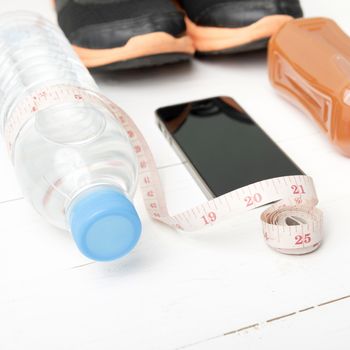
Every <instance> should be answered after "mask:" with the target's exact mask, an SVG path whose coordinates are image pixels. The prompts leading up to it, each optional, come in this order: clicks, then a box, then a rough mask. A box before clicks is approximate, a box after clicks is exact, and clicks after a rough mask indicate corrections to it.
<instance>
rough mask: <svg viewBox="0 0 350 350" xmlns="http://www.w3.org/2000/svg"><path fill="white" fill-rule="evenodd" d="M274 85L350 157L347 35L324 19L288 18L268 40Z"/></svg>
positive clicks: (349, 61) (271, 76)
mask: <svg viewBox="0 0 350 350" xmlns="http://www.w3.org/2000/svg"><path fill="white" fill-rule="evenodd" d="M268 60H269V76H270V80H271V83H272V84H273V86H274V87H275V88H276V89H277V90H278V91H280V92H282V94H283V95H284V96H286V97H287V98H288V99H289V100H291V101H292V102H294V103H296V104H297V105H299V106H301V107H302V108H303V109H304V110H306V111H307V112H308V113H309V114H311V115H312V117H313V118H314V119H315V120H316V121H317V122H318V123H319V124H320V125H321V127H322V128H323V129H324V130H325V131H326V132H327V133H328V135H329V138H330V139H331V141H332V142H333V143H334V144H335V145H336V146H337V147H338V148H339V149H340V150H341V152H342V153H344V154H345V155H346V156H348V157H350V38H349V37H348V36H347V35H346V34H345V33H344V32H343V31H342V30H341V29H340V28H339V26H338V25H337V24H336V23H335V22H334V21H333V20H331V19H328V18H310V19H297V20H292V21H290V22H288V23H286V24H285V25H284V26H283V27H282V28H281V29H280V30H279V31H278V32H277V33H276V34H275V35H274V36H273V37H272V38H271V40H270V43H269V53H268Z"/></svg>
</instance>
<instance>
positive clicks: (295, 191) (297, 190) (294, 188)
mask: <svg viewBox="0 0 350 350" xmlns="http://www.w3.org/2000/svg"><path fill="white" fill-rule="evenodd" d="M291 189H292V191H293V194H305V190H304V187H303V185H293V186H292V187H291Z"/></svg>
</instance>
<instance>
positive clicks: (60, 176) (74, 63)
mask: <svg viewBox="0 0 350 350" xmlns="http://www.w3.org/2000/svg"><path fill="white" fill-rule="evenodd" d="M50 87H55V89H56V90H57V88H59V89H60V91H65V89H68V88H70V87H74V88H75V89H78V91H82V92H83V93H84V95H85V96H86V95H88V96H94V95H95V96H96V95H98V87H97V86H96V84H95V82H94V80H93V79H92V77H91V75H90V74H89V72H88V71H87V69H86V68H85V67H84V66H83V65H82V63H81V62H80V60H79V58H78V57H77V55H76V54H75V52H74V51H73V49H72V48H71V46H70V44H69V43H68V41H67V40H66V38H65V37H64V35H63V33H62V32H61V31H60V29H59V28H58V27H56V26H55V25H54V24H52V23H50V22H48V21H47V20H45V19H44V18H42V17H41V16H39V15H37V14H32V13H23V12H15V13H8V14H5V15H2V16H0V122H1V125H0V127H1V130H2V133H3V135H4V137H5V141H6V137H7V135H6V127H7V126H8V123H10V120H11V117H12V114H13V113H14V110H15V109H16V107H18V106H19V105H21V104H23V103H24V101H26V99H28V98H30V97H31V96H32V94H33V93H34V92H35V91H40V89H50ZM7 141H8V140H7ZM10 155H11V158H12V161H13V164H14V167H15V170H16V174H17V177H18V181H19V183H20V185H21V188H22V191H23V193H24V195H25V197H26V198H27V199H29V200H30V201H31V203H32V205H33V206H34V208H35V209H36V210H37V211H38V212H39V213H40V214H41V215H42V216H43V217H44V218H45V219H46V220H47V221H49V222H50V223H52V224H53V225H55V226H57V227H59V228H62V229H65V230H68V231H71V233H72V235H73V237H74V240H75V242H76V244H77V246H78V247H79V249H80V251H81V252H82V253H83V254H85V255H86V256H88V257H89V258H91V259H94V260H98V261H109V260H114V259H116V258H118V257H121V256H123V255H125V254H127V253H128V252H129V251H130V250H131V249H132V248H133V247H134V246H135V245H136V243H137V241H138V239H139V237H140V233H141V223H140V220H139V217H138V215H137V213H136V211H135V208H134V206H133V204H132V201H131V198H132V196H133V194H134V191H135V187H136V184H137V161H136V156H135V154H134V151H133V148H132V145H131V144H130V142H129V139H128V136H127V134H126V132H125V131H124V129H123V127H122V126H121V124H120V123H119V122H118V120H117V118H116V115H114V114H113V112H111V109H110V108H108V106H106V103H105V102H104V100H103V99H98V98H94V99H91V100H88V101H84V102H83V103H78V102H74V101H73V102H72V101H71V100H68V101H62V100H57V102H56V103H53V104H51V105H50V106H49V107H47V108H43V109H39V110H38V111H37V112H34V113H32V114H31V117H30V118H28V120H25V121H23V122H22V124H20V127H19V128H18V131H17V133H16V134H15V135H13V146H12V148H11V151H10Z"/></svg>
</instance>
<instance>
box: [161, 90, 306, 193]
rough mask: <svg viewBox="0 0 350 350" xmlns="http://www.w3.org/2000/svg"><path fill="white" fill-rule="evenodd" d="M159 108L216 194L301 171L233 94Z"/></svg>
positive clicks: (167, 129)
mask: <svg viewBox="0 0 350 350" xmlns="http://www.w3.org/2000/svg"><path fill="white" fill-rule="evenodd" d="M157 114H158V117H159V120H160V121H161V123H160V126H161V128H165V130H164V131H165V132H167V134H168V135H169V134H170V138H171V139H173V140H174V141H175V142H176V144H177V146H178V148H179V149H180V150H181V151H182V153H183V155H184V156H185V158H187V160H188V161H189V162H190V163H191V164H192V166H193V168H194V169H195V171H196V172H197V173H198V175H199V176H200V177H201V179H202V181H203V182H204V183H205V185H206V187H207V188H208V189H209V191H210V192H211V194H212V195H213V196H215V197H218V196H220V195H223V194H225V193H227V192H230V191H232V190H235V189H238V188H240V187H243V186H246V185H249V184H252V183H254V182H257V181H261V180H266V179H271V178H274V177H279V176H288V175H301V174H303V172H302V171H301V170H300V169H299V168H298V167H297V166H296V165H295V164H294V163H293V162H292V161H291V160H290V159H289V158H288V156H287V155H286V154H285V153H284V152H283V151H282V150H281V149H280V148H279V147H278V146H277V145H276V144H275V143H274V142H273V141H272V140H271V139H270V138H269V137H268V136H267V135H266V134H265V132H264V131H263V130H262V129H261V128H260V127H259V126H258V125H257V124H256V123H255V122H254V120H253V119H252V118H250V117H249V116H248V115H247V113H246V112H245V111H244V110H243V109H242V108H241V107H240V106H239V105H238V104H237V103H236V102H235V101H234V100H233V99H232V98H229V97H216V98H210V99H205V100H201V101H195V102H189V103H184V104H181V105H175V106H170V107H164V108H160V109H158V110H157Z"/></svg>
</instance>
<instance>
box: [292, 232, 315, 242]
mask: <svg viewBox="0 0 350 350" xmlns="http://www.w3.org/2000/svg"><path fill="white" fill-rule="evenodd" d="M310 242H311V233H306V234H305V235H297V236H295V245H304V244H309V243H310Z"/></svg>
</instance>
